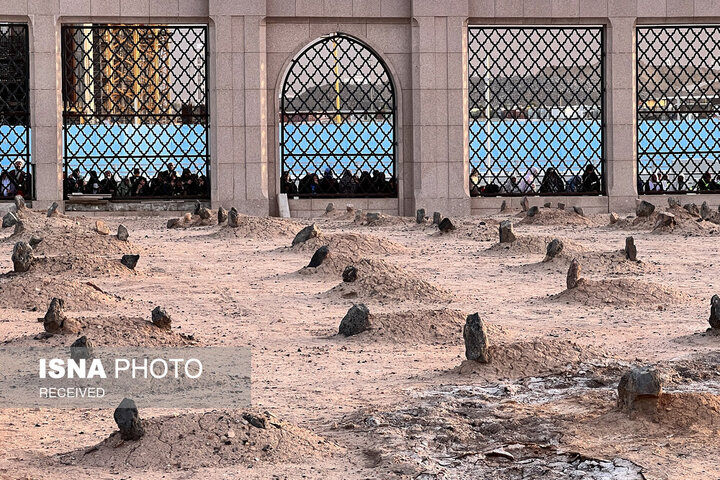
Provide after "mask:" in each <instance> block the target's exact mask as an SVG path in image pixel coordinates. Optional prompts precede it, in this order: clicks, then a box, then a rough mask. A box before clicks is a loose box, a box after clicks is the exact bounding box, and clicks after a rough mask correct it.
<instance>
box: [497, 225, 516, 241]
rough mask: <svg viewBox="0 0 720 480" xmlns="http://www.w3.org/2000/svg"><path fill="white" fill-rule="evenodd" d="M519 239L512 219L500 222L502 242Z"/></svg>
mask: <svg viewBox="0 0 720 480" xmlns="http://www.w3.org/2000/svg"><path fill="white" fill-rule="evenodd" d="M515 240H517V237H516V236H515V232H514V231H513V224H512V222H511V221H510V220H503V221H502V222H500V243H512V242H514V241H515Z"/></svg>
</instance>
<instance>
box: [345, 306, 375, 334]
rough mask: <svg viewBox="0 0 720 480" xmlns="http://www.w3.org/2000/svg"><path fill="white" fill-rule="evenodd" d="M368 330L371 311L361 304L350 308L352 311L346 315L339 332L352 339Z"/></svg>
mask: <svg viewBox="0 0 720 480" xmlns="http://www.w3.org/2000/svg"><path fill="white" fill-rule="evenodd" d="M368 328H370V310H368V308H367V307H366V306H365V305H363V304H362V303H359V304H357V305H353V306H352V307H350V310H348V312H347V313H346V314H345V316H344V317H343V319H342V321H341V322H340V329H339V332H340V334H341V335H345V336H346V337H351V336H353V335H357V334H358V333H362V332H364V331H365V330H367V329H368Z"/></svg>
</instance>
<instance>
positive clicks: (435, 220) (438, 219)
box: [433, 212, 442, 225]
mask: <svg viewBox="0 0 720 480" xmlns="http://www.w3.org/2000/svg"><path fill="white" fill-rule="evenodd" d="M441 221H442V215H440V212H433V224H434V225H440V222H441Z"/></svg>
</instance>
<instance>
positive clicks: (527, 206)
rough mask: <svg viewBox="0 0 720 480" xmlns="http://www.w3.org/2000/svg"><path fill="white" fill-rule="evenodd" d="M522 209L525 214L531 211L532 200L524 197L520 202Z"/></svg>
mask: <svg viewBox="0 0 720 480" xmlns="http://www.w3.org/2000/svg"><path fill="white" fill-rule="evenodd" d="M520 207H522V211H523V212H527V211H528V210H530V200H528V198H527V197H523V198H522V200H520Z"/></svg>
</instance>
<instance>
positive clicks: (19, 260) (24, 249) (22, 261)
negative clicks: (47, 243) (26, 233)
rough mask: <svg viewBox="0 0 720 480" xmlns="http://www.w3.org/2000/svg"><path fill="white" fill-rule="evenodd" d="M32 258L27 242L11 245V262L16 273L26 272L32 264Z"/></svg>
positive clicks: (30, 248)
mask: <svg viewBox="0 0 720 480" xmlns="http://www.w3.org/2000/svg"><path fill="white" fill-rule="evenodd" d="M33 260H35V257H34V256H33V249H32V247H31V246H30V244H29V243H27V242H17V243H16V244H15V247H13V253H12V262H13V270H15V271H16V272H18V273H22V272H27V271H28V270H30V267H31V266H32V263H33Z"/></svg>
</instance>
